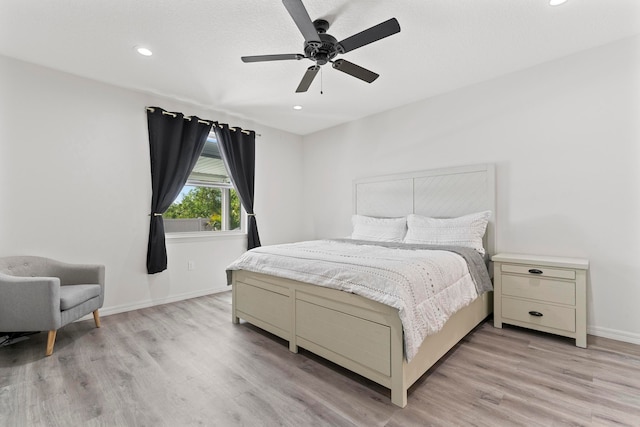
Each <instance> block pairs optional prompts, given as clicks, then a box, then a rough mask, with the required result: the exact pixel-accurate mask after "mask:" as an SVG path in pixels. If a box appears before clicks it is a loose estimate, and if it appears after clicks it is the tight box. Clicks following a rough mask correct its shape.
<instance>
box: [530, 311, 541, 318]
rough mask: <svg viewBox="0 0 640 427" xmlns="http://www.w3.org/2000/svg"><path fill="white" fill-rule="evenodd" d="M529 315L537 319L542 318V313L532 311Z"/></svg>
mask: <svg viewBox="0 0 640 427" xmlns="http://www.w3.org/2000/svg"><path fill="white" fill-rule="evenodd" d="M529 314H530V315H532V316H536V317H542V313H540V312H539V311H530V312H529Z"/></svg>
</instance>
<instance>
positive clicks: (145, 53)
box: [135, 46, 153, 56]
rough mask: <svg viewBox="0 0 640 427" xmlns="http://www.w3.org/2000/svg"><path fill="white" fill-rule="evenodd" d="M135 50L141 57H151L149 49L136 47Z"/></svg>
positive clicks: (151, 53)
mask: <svg viewBox="0 0 640 427" xmlns="http://www.w3.org/2000/svg"><path fill="white" fill-rule="evenodd" d="M135 49H136V52H138V53H139V54H140V55H142V56H151V55H153V52H151V50H150V49H149V48H146V47H144V46H136V47H135Z"/></svg>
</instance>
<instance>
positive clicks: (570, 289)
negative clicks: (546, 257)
mask: <svg viewBox="0 0 640 427" xmlns="http://www.w3.org/2000/svg"><path fill="white" fill-rule="evenodd" d="M503 267H504V266H503ZM502 294H503V295H510V296H514V297H521V298H531V299H535V300H539V301H546V302H556V303H559V304H568V305H575V303H576V284H575V282H563V281H560V280H553V279H545V278H541V277H534V276H533V275H529V276H511V275H509V274H505V275H503V276H502Z"/></svg>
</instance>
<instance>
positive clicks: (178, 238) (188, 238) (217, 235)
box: [165, 231, 247, 243]
mask: <svg viewBox="0 0 640 427" xmlns="http://www.w3.org/2000/svg"><path fill="white" fill-rule="evenodd" d="M246 238H247V233H245V232H244V231H213V232H207V231H195V232H189V233H166V234H165V240H166V242H167V243H182V242H206V241H215V240H241V239H246Z"/></svg>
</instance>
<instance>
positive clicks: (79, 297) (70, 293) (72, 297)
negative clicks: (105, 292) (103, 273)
mask: <svg viewBox="0 0 640 427" xmlns="http://www.w3.org/2000/svg"><path fill="white" fill-rule="evenodd" d="M97 296H100V285H66V286H60V310H63V311H64V310H68V309H70V308H73V307H75V306H77V305H80V304H82V303H83V302H85V301H89V300H90V299H91V298H95V297H97Z"/></svg>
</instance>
